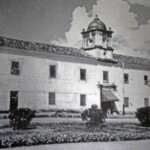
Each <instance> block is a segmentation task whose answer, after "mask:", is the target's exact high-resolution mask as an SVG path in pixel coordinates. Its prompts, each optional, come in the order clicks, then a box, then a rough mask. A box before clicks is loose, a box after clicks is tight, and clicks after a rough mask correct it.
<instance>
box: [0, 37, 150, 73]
mask: <svg viewBox="0 0 150 150" xmlns="http://www.w3.org/2000/svg"><path fill="white" fill-rule="evenodd" d="M0 46H3V47H12V48H18V49H24V50H33V51H39V52H46V53H55V54H60V55H71V56H76V57H85V58H92V59H96V58H94V57H93V56H91V55H90V54H88V53H87V52H85V51H84V50H82V49H76V48H70V47H62V46H57V45H51V44H44V43H37V42H29V41H22V40H16V39H11V38H5V37H1V36H0ZM114 59H116V60H118V62H120V63H121V62H124V64H125V65H126V66H128V67H131V68H135V69H142V68H144V69H148V70H150V59H146V58H140V57H132V56H125V55H119V54H114Z"/></svg>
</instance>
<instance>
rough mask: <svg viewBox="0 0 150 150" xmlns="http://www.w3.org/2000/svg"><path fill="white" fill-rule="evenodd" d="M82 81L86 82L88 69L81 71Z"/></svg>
mask: <svg viewBox="0 0 150 150" xmlns="http://www.w3.org/2000/svg"><path fill="white" fill-rule="evenodd" d="M80 80H86V69H80Z"/></svg>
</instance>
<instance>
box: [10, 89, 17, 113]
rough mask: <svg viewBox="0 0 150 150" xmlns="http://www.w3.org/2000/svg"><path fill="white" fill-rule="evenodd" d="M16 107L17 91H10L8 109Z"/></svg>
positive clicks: (11, 109) (12, 109)
mask: <svg viewBox="0 0 150 150" xmlns="http://www.w3.org/2000/svg"><path fill="white" fill-rule="evenodd" d="M17 107H18V91H10V111H14V110H15V109H17Z"/></svg>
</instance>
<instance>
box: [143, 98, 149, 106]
mask: <svg viewBox="0 0 150 150" xmlns="http://www.w3.org/2000/svg"><path fill="white" fill-rule="evenodd" d="M144 105H145V107H147V106H149V99H148V98H144Z"/></svg>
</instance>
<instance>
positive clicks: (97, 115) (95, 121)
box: [81, 104, 105, 127]
mask: <svg viewBox="0 0 150 150" xmlns="http://www.w3.org/2000/svg"><path fill="white" fill-rule="evenodd" d="M81 118H82V120H83V121H85V123H86V125H87V126H88V127H97V126H99V125H101V124H103V123H104V122H105V115H104V114H103V112H102V111H101V110H100V109H98V106H97V105H96V104H93V105H92V106H91V108H89V109H85V110H84V111H83V112H82V114H81Z"/></svg>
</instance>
